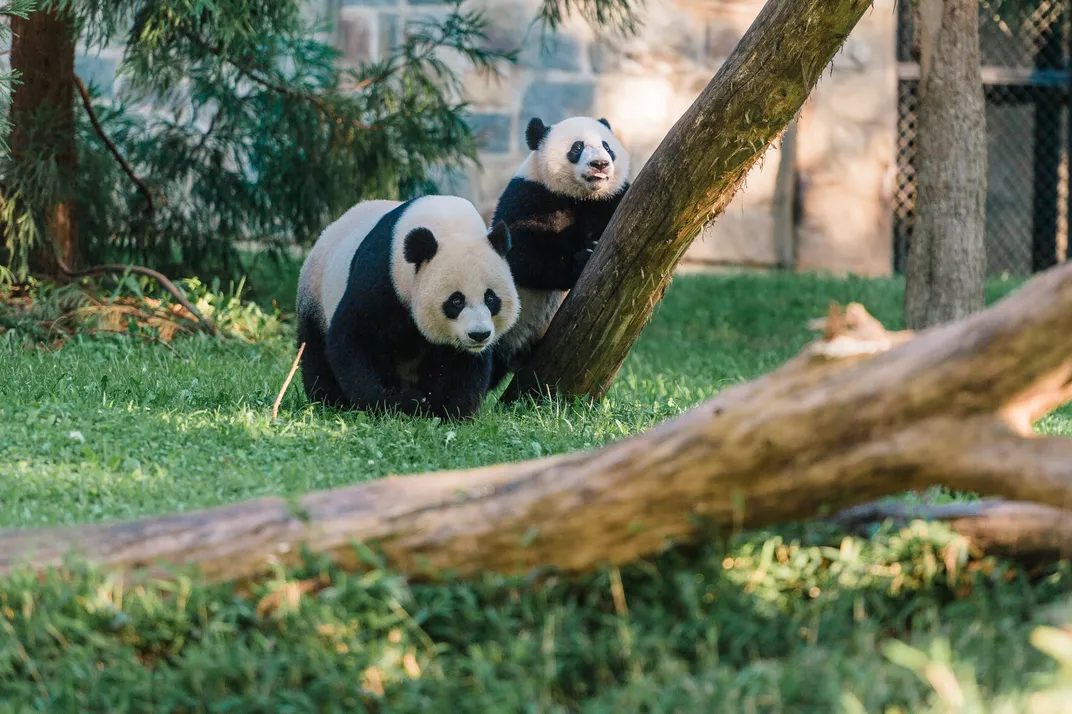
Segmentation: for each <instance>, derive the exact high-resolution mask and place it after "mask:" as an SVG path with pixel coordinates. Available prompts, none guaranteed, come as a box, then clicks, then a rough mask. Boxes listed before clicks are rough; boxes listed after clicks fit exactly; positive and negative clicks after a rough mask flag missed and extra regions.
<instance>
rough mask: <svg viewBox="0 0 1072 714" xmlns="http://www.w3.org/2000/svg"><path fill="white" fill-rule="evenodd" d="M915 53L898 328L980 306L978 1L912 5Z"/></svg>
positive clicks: (982, 136) (982, 205) (982, 214)
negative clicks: (910, 215)
mask: <svg viewBox="0 0 1072 714" xmlns="http://www.w3.org/2000/svg"><path fill="white" fill-rule="evenodd" d="M912 9H913V18H914V20H915V27H916V33H917V34H916V39H917V42H918V45H917V48H918V51H919V90H918V94H917V97H918V99H917V109H916V117H917V127H918V129H917V134H916V162H915V164H916V181H917V188H916V218H915V225H914V227H913V231H912V240H911V241H910V243H909V245H908V265H907V269H906V274H905V278H906V283H905V324H907V325H908V326H909V327H911V328H913V329H920V328H923V327H926V326H928V325H934V324H938V323H940V322H946V321H948V320H955V319H958V318H960V317H963V316H965V315H968V314H970V313H972V312H975V311H977V310H981V309H982V307H983V303H984V297H985V287H986V243H985V241H984V237H985V235H986V104H985V100H984V98H983V84H982V78H981V76H980V74H979V4H978V1H977V0H913V8H912Z"/></svg>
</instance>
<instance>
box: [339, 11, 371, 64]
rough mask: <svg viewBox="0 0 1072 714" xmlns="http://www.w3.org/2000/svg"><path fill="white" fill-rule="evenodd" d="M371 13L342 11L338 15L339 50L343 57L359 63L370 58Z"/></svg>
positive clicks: (350, 61) (353, 62)
mask: <svg viewBox="0 0 1072 714" xmlns="http://www.w3.org/2000/svg"><path fill="white" fill-rule="evenodd" d="M374 22H375V17H374V16H373V15H366V14H351V13H343V14H342V15H341V16H340V17H339V45H340V47H339V50H340V51H341V52H342V56H343V59H345V60H346V61H347V62H349V63H351V64H361V63H363V62H368V61H370V60H371V59H372V25H373V23H374Z"/></svg>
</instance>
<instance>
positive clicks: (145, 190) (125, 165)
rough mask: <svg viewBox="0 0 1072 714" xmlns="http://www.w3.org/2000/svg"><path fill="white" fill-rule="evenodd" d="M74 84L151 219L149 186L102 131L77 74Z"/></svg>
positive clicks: (84, 86)
mask: <svg viewBox="0 0 1072 714" xmlns="http://www.w3.org/2000/svg"><path fill="white" fill-rule="evenodd" d="M74 86H75V87H76V88H77V89H78V93H79V94H80V95H81V96H82V106H83V107H85V109H86V114H87V115H88V116H89V121H90V122H91V123H92V124H93V128H94V129H95V130H96V132H97V136H99V137H100V139H101V141H103V142H104V146H105V147H107V149H108V153H110V154H111V155H112V156H114V157H115V160H116V161H117V162H119V166H120V167H121V168H122V169H123V173H125V174H126V175H127V176H129V177H130V180H131V181H133V182H134V185H135V186H137V187H138V191H140V192H141V194H142V195H143V196H145V203H146V212H147V213H148V214H149V219H150V220H152V217H153V215H154V213H155V212H156V207H155V205H154V203H153V192H152V191H150V190H149V187H148V186H146V185H145V182H144V181H142V180H141V179H140V178H138V175H137V174H136V173H134V167H133V166H131V165H130V163H129V162H128V161H127V160H126V159H125V158H123V155H122V154H121V153H119V148H118V147H116V145H115V142H113V141H112V140H111V138H110V137H109V136H108V134H107V132H105V131H104V127H103V126H101V123H100V120H99V119H98V118H97V113H96V112H95V111H93V102H92V101H91V100H90V97H89V90H88V89H86V84H85V82H83V81H82V78H81V77H79V76H78V75H77V74H76V75H74ZM165 280H166V278H165Z"/></svg>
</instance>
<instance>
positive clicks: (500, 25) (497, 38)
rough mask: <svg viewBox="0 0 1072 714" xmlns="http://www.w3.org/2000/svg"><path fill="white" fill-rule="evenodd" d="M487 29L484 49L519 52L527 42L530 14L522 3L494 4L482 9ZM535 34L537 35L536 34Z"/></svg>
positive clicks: (528, 38) (530, 38) (529, 38)
mask: <svg viewBox="0 0 1072 714" xmlns="http://www.w3.org/2000/svg"><path fill="white" fill-rule="evenodd" d="M481 10H482V11H483V13H484V19H485V20H486V21H487V23H488V25H487V28H486V29H485V30H484V43H483V44H484V47H485V48H487V49H489V50H495V51H497V52H507V51H510V50H519V49H521V45H522V43H523V42H524V41H526V40H533V39H534V38H532V37H526V34H525V33H526V31H527V30H528V26H529V18H530V12H529V10H528V9H527V8H526V7H525V5H524V4H521V3H512V2H492V3H489V4H488V5H487V7H483V8H481ZM534 34H535V33H534Z"/></svg>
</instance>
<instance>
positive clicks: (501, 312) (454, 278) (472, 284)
mask: <svg viewBox="0 0 1072 714" xmlns="http://www.w3.org/2000/svg"><path fill="white" fill-rule="evenodd" d="M395 238H396V240H395V241H394V248H393V257H392V280H393V282H394V285H395V290H396V292H397V293H398V296H399V298H401V299H402V301H403V303H404V304H406V305H407V306H408V307H409V309H410V314H411V315H412V316H413V321H414V322H415V323H416V325H417V329H418V330H419V331H420V333H421V334H422V335H424V337H425V339H427V340H428V341H429V342H432V343H433V344H439V345H447V346H451V347H455V348H457V349H460V350H463V351H466V352H470V353H473V354H478V353H480V352H483V351H484V350H486V349H487V348H489V347H490V346H492V345H493V344H495V342H496V341H497V340H498V339H499V338H500V337H501V336H502V335H503V333H504V332H506V331H507V330H509V329H510V328H511V327H513V325H514V323H515V322H517V317H518V312H519V301H518V295H517V288H516V287H515V285H514V279H513V275H512V274H511V272H510V266H509V264H507V262H506V253H507V251H509V250H510V232H509V230H508V229H507V227H506V224H505V223H502V222H501V221H500V222H499V223H498V224H497V225H496V226H495V227H494V228H493V229H492V230H491V231H490V232H489V231H488V229H487V226H486V224H485V223H484V219H483V218H481V216H480V214H479V213H478V212H477V210H476V207H475V206H473V204H472V203H470V202H469V201H467V200H465V199H464V198H458V197H454V196H426V197H423V198H419V199H416V200H414V201H412V202H411V203H410V205H409V206H408V207H407V209H406V210H405V212H404V213H403V214H402V215H401V216H400V217H399V220H398V223H397V224H396V226H395Z"/></svg>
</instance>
